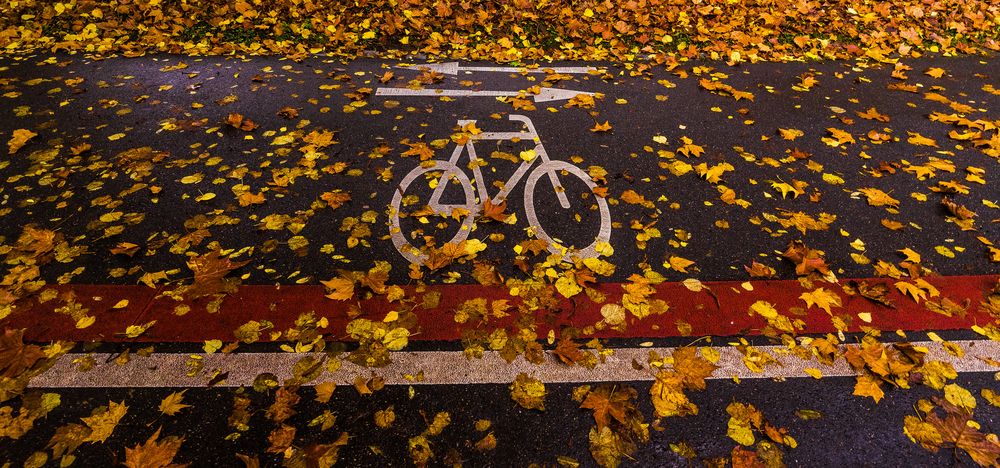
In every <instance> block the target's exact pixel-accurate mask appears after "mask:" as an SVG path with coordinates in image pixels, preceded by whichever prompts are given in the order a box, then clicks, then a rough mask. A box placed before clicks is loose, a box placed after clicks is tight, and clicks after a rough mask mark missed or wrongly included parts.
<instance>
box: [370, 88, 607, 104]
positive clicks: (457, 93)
mask: <svg viewBox="0 0 1000 468" xmlns="http://www.w3.org/2000/svg"><path fill="white" fill-rule="evenodd" d="M520 93H521V92H520V91H490V90H474V89H440V88H435V89H410V88H376V89H375V95H376V96H394V97H407V96H411V97H412V96H425V97H426V96H430V97H442V96H450V97H503V96H517V95H518V94H520ZM579 94H586V95H593V94H594V93H588V92H585V91H574V90H572V89H562V88H542V89H541V90H539V91H538V94H531V95H528V97H530V98H531V99H533V100H534V101H535V102H549V101H565V100H568V99H573V98H574V97H576V96H577V95H579Z"/></svg>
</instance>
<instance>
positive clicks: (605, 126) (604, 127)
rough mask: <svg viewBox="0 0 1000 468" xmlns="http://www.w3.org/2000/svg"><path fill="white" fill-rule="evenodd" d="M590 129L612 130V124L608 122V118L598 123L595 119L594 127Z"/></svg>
mask: <svg viewBox="0 0 1000 468" xmlns="http://www.w3.org/2000/svg"><path fill="white" fill-rule="evenodd" d="M590 131H592V132H608V131H611V124H610V123H608V121H607V120H605V121H604V123H597V122H596V121H595V122H594V128H591V129H590Z"/></svg>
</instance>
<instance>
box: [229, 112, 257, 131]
mask: <svg viewBox="0 0 1000 468" xmlns="http://www.w3.org/2000/svg"><path fill="white" fill-rule="evenodd" d="M226 123H227V124H228V125H229V126H230V127H233V128H237V129H240V130H243V131H244V132H251V131H253V130H254V129H255V128H257V124H256V123H255V122H254V121H253V120H250V119H248V118H246V117H244V116H243V114H237V113H235V112H234V113H231V114H229V115H228V116H227V117H226Z"/></svg>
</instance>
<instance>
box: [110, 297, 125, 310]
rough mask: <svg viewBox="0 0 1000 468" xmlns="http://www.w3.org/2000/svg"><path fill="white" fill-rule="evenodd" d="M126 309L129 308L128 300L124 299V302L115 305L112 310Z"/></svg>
mask: <svg viewBox="0 0 1000 468" xmlns="http://www.w3.org/2000/svg"><path fill="white" fill-rule="evenodd" d="M126 307H128V299H122V300H120V301H118V302H116V303H115V305H114V306H112V307H111V308H112V309H124V308H126Z"/></svg>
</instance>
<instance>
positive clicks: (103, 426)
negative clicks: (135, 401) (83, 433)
mask: <svg viewBox="0 0 1000 468" xmlns="http://www.w3.org/2000/svg"><path fill="white" fill-rule="evenodd" d="M126 411H128V407H127V406H125V402H124V401H123V402H121V403H115V402H113V401H109V402H108V406H101V407H99V408H95V409H94V411H93V412H92V413H91V414H90V416H87V417H84V418H80V419H82V420H83V423H84V424H86V425H87V427H89V428H90V434H88V435H87V437H85V438H84V439H83V441H84V442H104V441H105V440H107V439H108V437H110V436H111V433H112V432H114V430H115V427H117V426H118V421H120V420H121V419H122V417H123V416H125V412H126Z"/></svg>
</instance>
